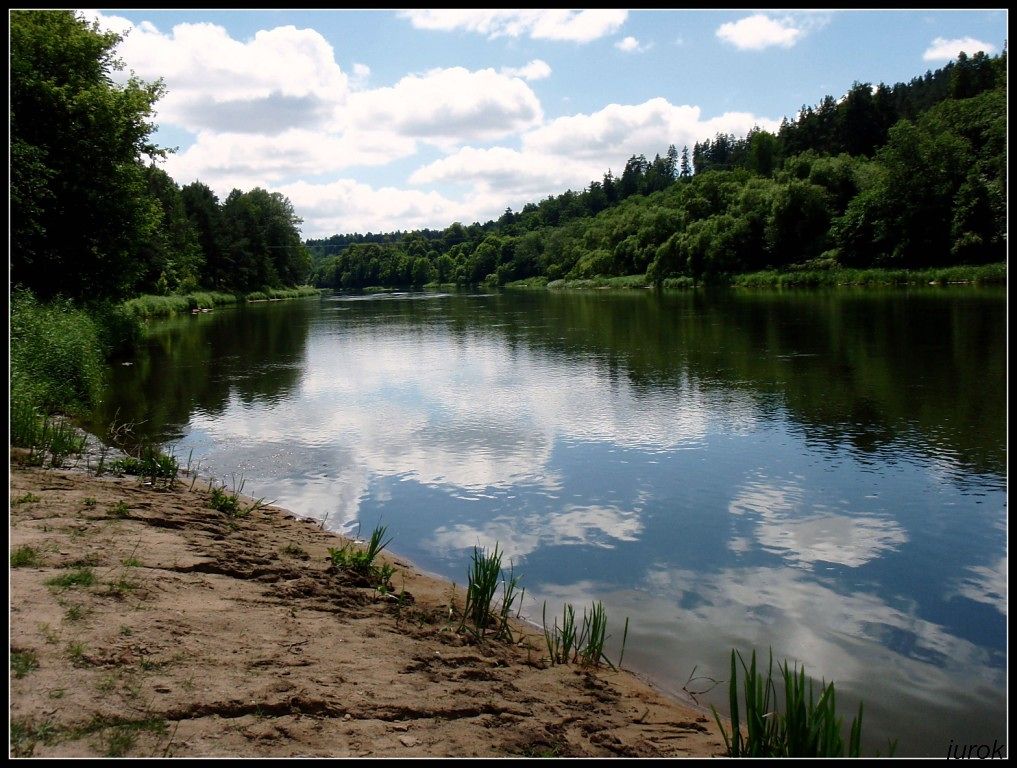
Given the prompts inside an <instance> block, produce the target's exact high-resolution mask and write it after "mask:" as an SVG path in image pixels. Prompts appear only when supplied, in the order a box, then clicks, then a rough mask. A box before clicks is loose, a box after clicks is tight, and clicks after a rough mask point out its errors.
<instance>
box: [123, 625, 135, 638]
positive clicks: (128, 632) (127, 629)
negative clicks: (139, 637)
mask: <svg viewBox="0 0 1017 768" xmlns="http://www.w3.org/2000/svg"><path fill="white" fill-rule="evenodd" d="M120 634H121V635H122V636H123V637H130V636H131V635H133V634H134V630H133V629H131V628H130V627H128V626H127V625H126V624H124V625H122V626H121V627H120Z"/></svg>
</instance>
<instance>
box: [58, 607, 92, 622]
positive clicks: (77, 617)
mask: <svg viewBox="0 0 1017 768" xmlns="http://www.w3.org/2000/svg"><path fill="white" fill-rule="evenodd" d="M89 613H90V611H89V610H88V609H87V608H86V607H85V606H83V605H82V604H81V603H71V604H70V605H68V606H67V609H66V610H65V611H64V618H65V619H67V621H81V620H82V619H83V618H85V617H86V616H87V615H88V614H89Z"/></svg>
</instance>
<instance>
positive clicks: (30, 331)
mask: <svg viewBox="0 0 1017 768" xmlns="http://www.w3.org/2000/svg"><path fill="white" fill-rule="evenodd" d="M110 346H111V344H110V343H109V339H108V332H107V328H106V327H105V325H104V323H103V322H102V319H101V318H99V317H96V315H94V314H93V313H90V312H88V311H86V310H84V309H81V308H80V307H76V306H75V305H74V304H72V303H71V302H69V301H54V302H50V303H49V304H41V303H39V302H38V301H37V300H36V298H35V297H34V296H33V295H32V294H31V293H29V292H27V291H16V292H15V293H14V294H12V296H11V358H10V361H11V382H10V384H11V405H12V409H14V410H16V409H17V408H31V409H36V410H38V411H41V412H46V413H50V412H53V411H57V410H62V411H78V410H83V409H86V408H88V407H89V406H91V405H92V404H94V403H95V402H96V401H97V400H98V398H99V396H100V395H101V393H102V386H103V370H104V362H105V357H106V354H107V352H108V350H109V348H110Z"/></svg>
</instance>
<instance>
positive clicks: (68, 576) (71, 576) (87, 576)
mask: <svg viewBox="0 0 1017 768" xmlns="http://www.w3.org/2000/svg"><path fill="white" fill-rule="evenodd" d="M93 584H95V574H94V573H92V569H91V568H78V569H77V570H74V571H71V572H69V573H64V574H61V575H60V576H54V577H53V578H52V579H47V580H46V586H47V587H50V588H51V589H57V590H59V589H73V588H75V587H86V588H87V587H90V586H92V585H93Z"/></svg>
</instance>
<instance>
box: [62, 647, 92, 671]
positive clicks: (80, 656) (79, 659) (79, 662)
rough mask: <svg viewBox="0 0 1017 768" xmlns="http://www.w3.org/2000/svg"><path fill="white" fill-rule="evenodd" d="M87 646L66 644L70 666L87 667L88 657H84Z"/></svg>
mask: <svg viewBox="0 0 1017 768" xmlns="http://www.w3.org/2000/svg"><path fill="white" fill-rule="evenodd" d="M87 651H88V646H86V645H85V644H84V643H68V644H67V658H69V659H70V660H71V664H72V665H74V666H75V667H87V666H88V663H89V661H88V656H87V655H86V653H87Z"/></svg>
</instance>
